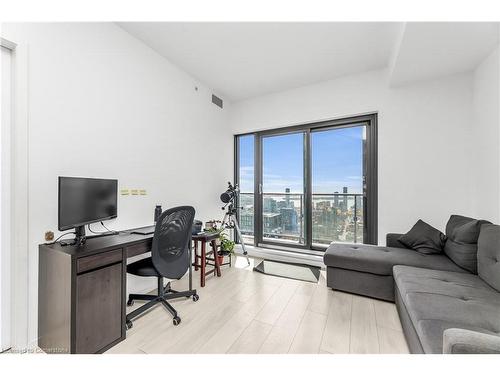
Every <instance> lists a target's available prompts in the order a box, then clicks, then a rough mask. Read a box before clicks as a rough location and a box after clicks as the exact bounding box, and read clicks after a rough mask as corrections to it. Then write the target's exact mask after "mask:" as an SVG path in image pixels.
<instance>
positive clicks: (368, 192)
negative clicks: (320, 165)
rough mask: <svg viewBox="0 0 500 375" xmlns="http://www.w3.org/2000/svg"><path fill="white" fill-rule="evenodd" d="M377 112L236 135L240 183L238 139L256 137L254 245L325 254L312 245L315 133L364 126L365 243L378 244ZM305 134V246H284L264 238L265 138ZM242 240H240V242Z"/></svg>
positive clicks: (235, 155)
mask: <svg viewBox="0 0 500 375" xmlns="http://www.w3.org/2000/svg"><path fill="white" fill-rule="evenodd" d="M377 117H378V116H377V113H369V114H364V115H358V116H349V117H343V118H337V119H331V120H324V121H319V122H307V123H303V124H299V125H291V126H285V127H280V128H274V129H267V130H261V131H256V132H248V133H240V134H236V135H235V136H234V157H235V158H234V178H235V181H236V182H237V181H239V149H238V137H240V136H245V135H254V246H264V247H275V248H279V249H283V248H285V249H287V250H290V251H294V250H296V251H299V250H300V251H301V252H304V251H306V252H308V251H313V252H316V251H325V248H324V247H317V246H313V245H312V222H311V220H310V218H309V217H308V216H310V215H309V213H311V212H312V195H311V194H312V186H311V185H312V178H311V177H312V176H311V173H312V171H311V164H312V161H311V150H310V147H311V133H312V132H316V131H321V130H329V129H339V128H346V127H352V126H359V125H361V124H363V125H365V126H366V142H365V145H364V146H365V147H364V157H363V162H364V165H363V169H364V176H365V188H364V193H363V207H364V215H365V216H364V220H363V225H364V227H363V237H364V238H363V242H364V243H367V244H374V245H376V244H377V241H378V202H377V200H378V181H377V176H378V160H377V156H378V139H377V138H378V129H377V127H378V121H377V120H378V119H377ZM290 133H304V213H305V214H304V224H303V225H304V230H305V232H304V236H305V244H303V245H302V244H281V243H278V242H274V241H269V240H267V241H266V240H265V239H264V238H263V236H262V219H261V216H262V197H261V195H262V192H261V189H262V187H261V185H260V184H261V183H262V138H263V137H266V136H273V135H284V134H290ZM237 240H239V239H237Z"/></svg>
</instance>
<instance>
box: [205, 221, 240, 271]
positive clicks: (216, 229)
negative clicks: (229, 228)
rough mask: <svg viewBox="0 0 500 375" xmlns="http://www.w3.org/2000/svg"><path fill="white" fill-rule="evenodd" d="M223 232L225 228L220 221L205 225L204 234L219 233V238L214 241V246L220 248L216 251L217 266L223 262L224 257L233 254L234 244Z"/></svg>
mask: <svg viewBox="0 0 500 375" xmlns="http://www.w3.org/2000/svg"><path fill="white" fill-rule="evenodd" d="M224 230H225V228H224V226H223V225H222V222H221V221H220V220H212V221H209V222H207V223H206V224H205V231H206V232H211V233H219V238H218V239H217V241H216V245H217V246H220V250H219V251H217V263H219V264H222V263H223V262H224V256H226V255H228V254H234V245H235V242H234V241H233V240H231V239H230V238H229V236H228V234H227V233H226V232H224ZM214 250H216V249H214Z"/></svg>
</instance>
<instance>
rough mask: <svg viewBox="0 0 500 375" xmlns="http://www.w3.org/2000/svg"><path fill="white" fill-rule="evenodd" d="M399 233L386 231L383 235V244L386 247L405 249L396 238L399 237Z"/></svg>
mask: <svg viewBox="0 0 500 375" xmlns="http://www.w3.org/2000/svg"><path fill="white" fill-rule="evenodd" d="M401 236H402V234H400V233H387V235H386V236H385V246H387V247H400V248H402V249H406V246H405V245H403V244H402V243H401V242H399V241H398V238H399V237H401Z"/></svg>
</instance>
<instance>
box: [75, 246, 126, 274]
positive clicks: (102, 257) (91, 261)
mask: <svg viewBox="0 0 500 375" xmlns="http://www.w3.org/2000/svg"><path fill="white" fill-rule="evenodd" d="M122 258H123V253H122V249H118V250H112V251H106V252H105V253H101V254H96V255H91V256H88V257H83V258H80V259H78V260H77V261H76V272H77V273H82V272H85V271H89V270H93V269H95V268H99V267H103V266H106V265H108V264H113V263H117V262H121V261H122Z"/></svg>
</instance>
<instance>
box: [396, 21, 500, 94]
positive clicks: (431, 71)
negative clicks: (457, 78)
mask: <svg viewBox="0 0 500 375" xmlns="http://www.w3.org/2000/svg"><path fill="white" fill-rule="evenodd" d="M498 38H499V30H498V24H497V23H487V22H484V23H480V22H437V23H431V22H420V23H407V24H406V25H405V27H404V32H403V35H402V39H401V44H400V46H399V49H398V50H397V52H396V53H397V54H396V56H395V59H394V61H393V64H394V66H393V69H392V74H391V84H392V85H402V84H405V83H410V82H415V81H420V80H424V79H431V78H436V77H441V76H446V75H452V74H457V73H461V72H466V71H470V70H472V69H474V68H475V67H476V66H477V65H478V64H479V63H480V62H481V61H482V60H483V59H484V58H485V57H486V56H487V55H488V54H489V53H490V52H491V51H492V50H493V48H494V47H495V45H497V44H498Z"/></svg>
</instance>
